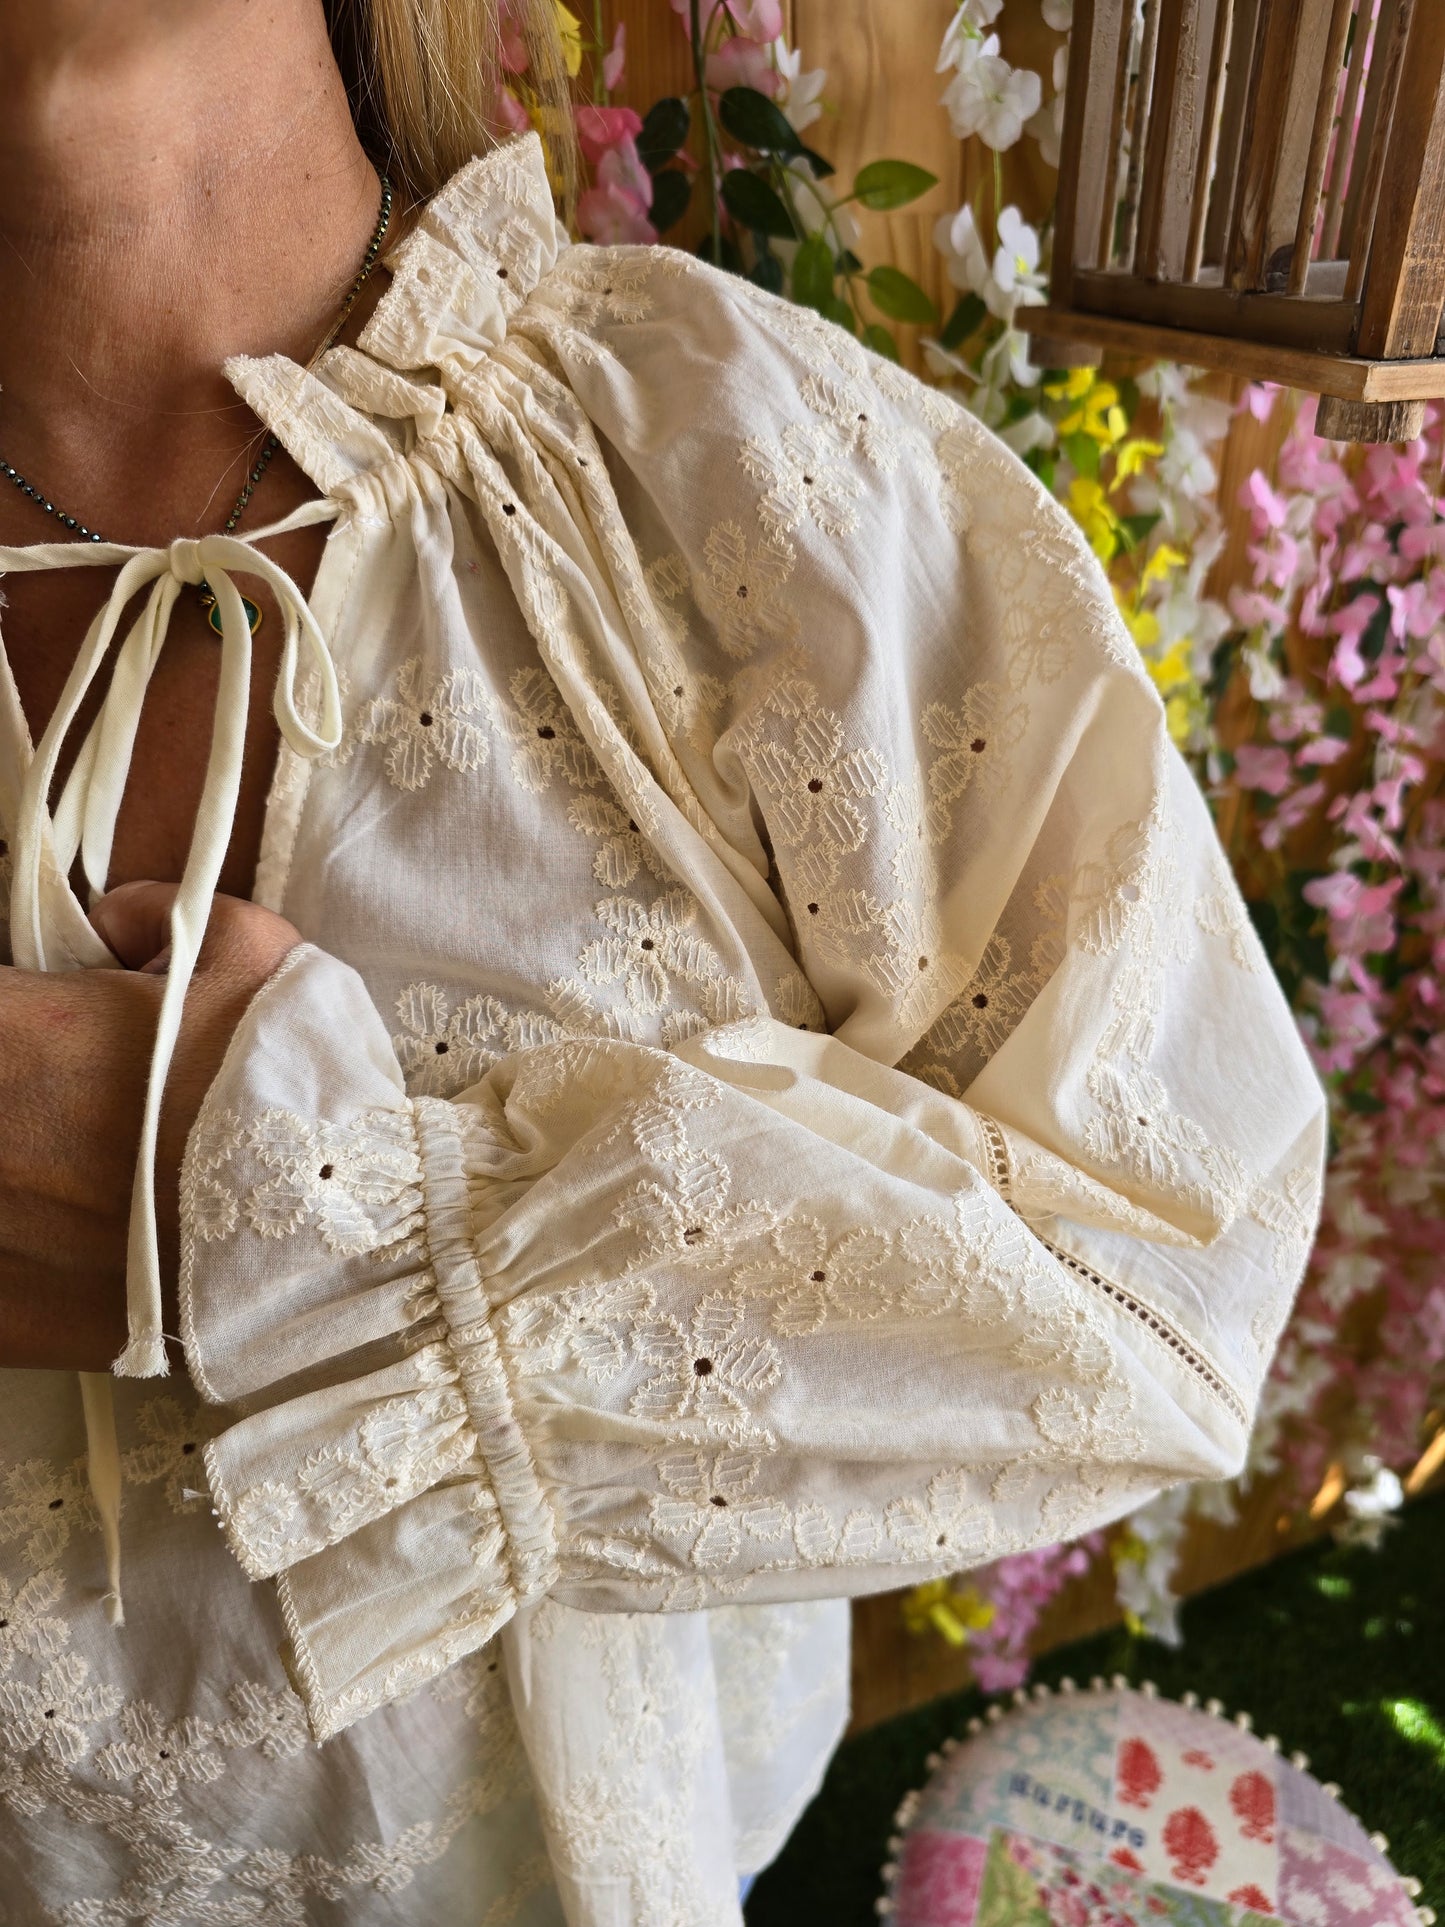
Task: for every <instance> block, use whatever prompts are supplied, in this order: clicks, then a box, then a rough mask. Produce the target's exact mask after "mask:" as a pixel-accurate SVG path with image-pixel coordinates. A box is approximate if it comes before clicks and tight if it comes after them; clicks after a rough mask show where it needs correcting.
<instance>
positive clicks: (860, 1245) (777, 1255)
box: [733, 1218, 894, 1338]
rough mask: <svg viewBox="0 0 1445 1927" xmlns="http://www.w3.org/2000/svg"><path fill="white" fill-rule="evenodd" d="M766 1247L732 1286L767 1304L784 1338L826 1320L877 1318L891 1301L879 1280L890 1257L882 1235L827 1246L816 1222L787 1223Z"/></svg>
mask: <svg viewBox="0 0 1445 1927" xmlns="http://www.w3.org/2000/svg"><path fill="white" fill-rule="evenodd" d="M771 1243H772V1247H773V1249H772V1252H771V1253H770V1254H769V1255H768V1256H767V1257H764V1258H761V1259H759V1260H756V1261H755V1262H753V1263H752V1264H747V1265H743V1266H741V1267H740V1268H739V1269H738V1270H737V1271H735V1272H734V1273H733V1285H734V1287H735V1289H737V1290H738V1291H741V1292H743V1293H745V1294H746V1295H747V1296H748V1297H750V1298H765V1299H767V1300H768V1302H769V1304H770V1306H771V1310H772V1321H773V1329H774V1331H776V1332H779V1333H781V1334H782V1335H784V1336H786V1337H789V1338H799V1337H802V1336H804V1335H805V1334H806V1333H809V1332H815V1331H817V1330H818V1328H819V1327H820V1326H821V1325H823V1324H824V1323H825V1322H826V1320H827V1319H828V1318H829V1316H830V1315H836V1316H838V1317H841V1318H877V1317H880V1316H881V1315H882V1313H884V1312H885V1311H887V1310H888V1309H889V1308H890V1306H891V1305H892V1304H893V1302H894V1300H893V1292H892V1290H891V1288H890V1287H889V1286H888V1284H887V1283H886V1282H885V1280H884V1279H883V1277H882V1276H881V1275H880V1274H881V1273H882V1270H883V1267H884V1266H885V1265H886V1264H887V1263H888V1260H889V1258H890V1256H891V1255H892V1241H891V1240H890V1239H889V1237H888V1235H887V1233H886V1232H883V1231H874V1230H859V1231H849V1232H847V1233H845V1234H844V1236H843V1237H841V1238H839V1239H838V1240H837V1242H836V1243H834V1244H832V1245H830V1244H829V1240H828V1233H827V1231H826V1230H825V1228H824V1227H823V1226H822V1225H821V1224H819V1223H818V1221H817V1219H816V1218H787V1219H785V1220H784V1221H783V1223H782V1224H780V1225H777V1226H775V1227H774V1230H773V1233H772V1238H771Z"/></svg>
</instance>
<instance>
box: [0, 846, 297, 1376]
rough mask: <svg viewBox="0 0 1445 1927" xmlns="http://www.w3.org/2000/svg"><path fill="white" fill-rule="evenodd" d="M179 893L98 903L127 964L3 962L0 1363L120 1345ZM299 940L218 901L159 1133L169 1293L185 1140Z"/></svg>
mask: <svg viewBox="0 0 1445 1927" xmlns="http://www.w3.org/2000/svg"><path fill="white" fill-rule="evenodd" d="M174 896H175V890H174V888H173V886H171V885H169V884H160V883H129V884H125V885H123V886H122V887H121V888H120V889H118V890H113V891H112V892H111V893H110V894H109V895H108V896H106V897H103V898H102V899H101V901H100V902H99V903H98V904H97V905H96V906H95V909H94V911H93V912H92V915H91V921H92V922H93V923H94V925H95V927H96V929H97V930H98V931H99V932H100V934H101V936H102V937H103V938H104V939H105V941H106V943H108V944H109V945H110V947H111V949H112V950H113V951H114V952H115V954H116V956H117V957H118V958H119V959H120V961H121V963H122V964H124V965H126V968H125V969H124V970H83V971H73V972H70V973H68V974H64V975H40V974H37V973H35V972H32V971H25V970H12V969H5V968H3V967H0V1366H43V1367H50V1368H56V1367H63V1368H69V1369H76V1370H81V1371H104V1370H105V1369H106V1368H107V1367H108V1366H109V1364H110V1362H111V1360H112V1359H113V1358H114V1357H115V1356H116V1354H117V1353H118V1352H119V1351H120V1349H121V1347H122V1345H123V1344H124V1343H125V1333H126V1316H125V1263H126V1239H127V1229H128V1225H129V1220H130V1201H131V1185H132V1182H133V1179H134V1175H135V1161H136V1153H137V1146H138V1143H139V1139H140V1125H141V1113H142V1110H143V1108H144V1104H145V1089H146V1078H147V1074H148V1071H149V1066H150V1055H151V1045H152V1041H153V1039H154V1036H155V1026H156V1014H157V1011H158V1010H159V1008H160V1000H161V992H162V990H163V989H164V986H165V976H164V971H165V946H166V944H167V942H168V939H169V916H170V907H171V902H172V899H173V898H174ZM299 941H300V939H299V936H298V933H297V932H296V931H295V930H294V929H293V928H292V926H291V925H290V924H289V923H287V922H286V921H285V919H284V918H282V917H278V916H275V915H273V914H272V912H271V911H269V910H262V909H260V908H259V907H258V906H257V905H256V904H253V903H245V902H242V901H240V900H239V899H238V898H235V897H217V898H216V899H215V902H214V904H213V906H212V910H211V919H210V925H209V927H208V929H207V932H206V940H205V943H204V944H203V945H202V948H201V954H200V958H199V961H198V963H197V966H196V972H195V975H194V977H193V978H192V980H191V985H190V989H189V992H188V994H187V997H186V1005H185V1014H184V1017H183V1019H182V1022H181V1033H180V1037H179V1039H178V1041H177V1044H176V1051H175V1056H174V1059H173V1060H172V1064H171V1070H170V1075H169V1077H168V1078H167V1080H166V1091H165V1101H164V1104H163V1105H162V1110H161V1124H160V1139H159V1144H158V1146H157V1160H156V1189H157V1200H156V1203H157V1211H158V1216H159V1222H160V1238H161V1263H162V1275H163V1277H164V1278H165V1279H166V1280H167V1281H168V1285H169V1286H170V1287H171V1289H172V1290H173V1286H174V1279H175V1272H176V1254H177V1250H178V1244H179V1232H178V1203H177V1199H178V1189H179V1177H180V1165H181V1158H182V1155H183V1154H184V1151H185V1145H186V1139H187V1137H188V1136H189V1134H190V1130H191V1126H192V1125H193V1124H194V1123H195V1120H196V1113H197V1112H198V1111H199V1110H200V1107H201V1101H202V1099H203V1098H204V1097H205V1094H206V1092H207V1090H208V1089H209V1088H210V1085H211V1082H212V1080H213V1079H214V1078H215V1076H216V1073H217V1072H218V1071H219V1069H220V1067H221V1060H222V1058H223V1057H224V1056H225V1053H226V1047H227V1045H228V1044H229V1043H230V1041H231V1035H232V1032H233V1031H234V1030H235V1028H236V1025H237V1024H238V1023H239V1021H240V1019H241V1015H242V1013H243V1012H244V1011H245V1009H246V1006H247V1004H249V1003H250V1001H251V998H252V997H253V996H254V995H255V993H256V992H257V991H258V990H259V989H260V987H261V985H262V984H263V983H265V981H266V979H267V978H268V977H270V976H271V974H272V973H273V971H274V970H275V969H276V967H277V965H278V964H279V963H280V962H281V960H282V958H283V957H285V956H286V954H287V952H288V951H289V950H291V949H292V948H293V946H294V945H295V944H296V943H298V942H299ZM167 1329H168V1330H174V1329H175V1319H174V1317H173V1316H170V1315H168V1317H167Z"/></svg>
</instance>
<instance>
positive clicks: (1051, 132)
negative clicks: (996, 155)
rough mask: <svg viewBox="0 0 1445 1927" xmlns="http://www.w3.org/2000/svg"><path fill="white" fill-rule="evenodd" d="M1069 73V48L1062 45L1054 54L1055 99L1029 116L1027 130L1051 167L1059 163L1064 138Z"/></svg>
mask: <svg viewBox="0 0 1445 1927" xmlns="http://www.w3.org/2000/svg"><path fill="white" fill-rule="evenodd" d="M1068 74H1069V52H1068V48H1067V47H1060V48H1058V49H1057V50H1056V52H1055V54H1054V71H1053V80H1054V95H1053V99H1052V100H1050V101H1048V102H1047V103H1046V104H1045V105H1044V106H1042V107H1040V109H1039V111H1038V112H1037V113H1036V114H1032V115H1030V117H1029V122H1028V129H1027V131H1028V132H1029V133H1030V134H1032V135H1033V137H1034V139H1035V140H1036V141H1037V142H1038V144H1039V152H1040V153H1041V154H1042V155H1043V157H1044V162H1045V164H1046V165H1047V166H1049V167H1057V166H1058V164H1059V151H1060V148H1061V147H1062V144H1063V138H1064V82H1065V81H1066V80H1067V79H1068Z"/></svg>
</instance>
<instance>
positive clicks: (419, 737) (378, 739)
mask: <svg viewBox="0 0 1445 1927" xmlns="http://www.w3.org/2000/svg"><path fill="white" fill-rule="evenodd" d="M490 712H491V699H490V697H489V696H488V694H487V689H486V685H485V684H484V683H483V681H482V679H481V677H480V676H479V675H478V674H477V673H476V671H475V670H472V669H451V670H448V671H447V673H446V674H445V675H444V676H441V677H439V678H438V679H437V681H435V682H434V683H432V684H431V686H430V687H429V688H428V687H427V685H426V684H425V682H424V681H423V678H422V662H421V657H420V656H412V657H410V658H409V660H408V661H406V662H404V663H403V664H402V666H401V668H400V669H398V671H397V672H396V696H395V698H394V699H393V698H392V697H389V696H377V697H375V698H374V699H373V700H372V701H371V702H370V703H368V704H367V706H366V708H365V709H364V710H362V712H361V714H360V715H359V716H358V718H357V721H356V734H357V736H358V738H359V739H360V740H361V741H362V742H363V743H372V744H374V745H376V746H377V747H378V748H384V749H385V751H386V757H385V768H386V774H387V777H388V780H389V781H390V782H392V783H394V784H395V786H396V787H397V789H399V790H419V789H425V788H426V786H427V784H428V783H429V782H430V781H431V779H432V771H433V769H434V768H435V766H436V763H437V762H438V761H440V762H442V763H443V764H444V765H445V766H446V768H447V769H450V770H456V771H457V772H459V773H461V772H464V771H467V770H474V769H480V768H481V766H482V764H483V763H485V762H486V760H487V752H488V749H489V744H488V740H487V737H486V735H485V734H484V732H483V731H482V730H481V729H480V728H479V727H478V725H477V722H476V721H475V720H474V719H475V718H478V717H480V718H483V719H486V718H488V717H489V715H490Z"/></svg>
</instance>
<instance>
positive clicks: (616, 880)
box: [567, 794, 668, 890]
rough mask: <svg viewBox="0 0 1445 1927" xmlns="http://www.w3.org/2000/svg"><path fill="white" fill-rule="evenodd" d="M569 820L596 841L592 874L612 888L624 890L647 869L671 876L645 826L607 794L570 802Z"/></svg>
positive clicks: (579, 798) (582, 797) (657, 875)
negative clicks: (650, 840)
mask: <svg viewBox="0 0 1445 1927" xmlns="http://www.w3.org/2000/svg"><path fill="white" fill-rule="evenodd" d="M567 821H568V822H569V823H570V824H571V825H572V827H573V829H574V830H580V831H581V832H582V834H583V836H588V837H592V838H593V839H594V840H595V841H596V843H597V845H598V849H597V854H596V856H595V857H594V858H593V859H592V874H593V876H595V877H596V879H597V881H598V882H599V883H604V884H606V885H607V887H608V889H610V890H621V889H624V888H625V887H626V885H628V884H629V883H632V882H634V881H635V880H636V878H637V875H638V873H639V871H641V870H644V869H645V870H647V871H649V872H650V873H651V874H652V875H653V876H655V877H657V878H659V879H665V878H666V877H667V874H668V872H667V868H666V866H665V865H664V864H663V862H662V861H661V859H660V858H659V857H658V855H657V852H656V851H655V850H654V849H653V847H652V844H651V843H650V842H649V840H648V839H647V837H646V836H645V835H644V834H643V832H642V829H641V826H640V825H639V824H638V823H637V822H636V820H635V819H634V818H632V817H630V816H628V815H627V813H626V811H625V810H621V809H619V808H618V807H617V805H616V804H615V803H612V802H609V801H608V799H607V798H606V797H605V796H602V795H600V794H599V795H594V796H577V797H574V798H573V799H572V801H571V802H570V803H569V804H568V805H567Z"/></svg>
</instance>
